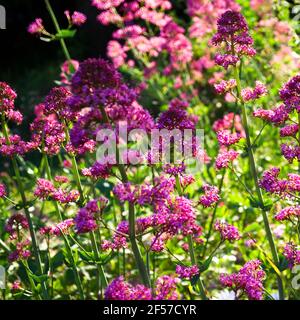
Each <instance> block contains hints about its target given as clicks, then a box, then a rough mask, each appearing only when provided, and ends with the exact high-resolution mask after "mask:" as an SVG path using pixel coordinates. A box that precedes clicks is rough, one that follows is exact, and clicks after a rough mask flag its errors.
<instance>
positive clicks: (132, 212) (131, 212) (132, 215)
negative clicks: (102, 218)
mask: <svg viewBox="0 0 300 320" xmlns="http://www.w3.org/2000/svg"><path fill="white" fill-rule="evenodd" d="M100 111H101V113H102V117H103V121H104V122H106V123H109V118H108V116H107V113H106V111H105V109H104V107H103V106H100ZM116 152H117V161H118V169H119V172H120V174H121V177H122V182H123V183H127V182H128V181H129V180H128V176H127V173H126V170H125V166H124V164H122V163H121V161H120V156H119V150H118V147H117V148H116ZM129 239H130V243H131V248H132V252H133V255H134V258H135V262H136V264H137V267H138V269H139V273H140V276H141V278H142V281H143V283H144V285H145V286H147V287H148V288H150V287H151V282H150V279H149V276H148V272H147V267H146V265H145V262H144V260H143V258H142V255H141V252H140V249H139V247H138V245H137V242H136V233H135V208H134V205H133V204H132V203H129Z"/></svg>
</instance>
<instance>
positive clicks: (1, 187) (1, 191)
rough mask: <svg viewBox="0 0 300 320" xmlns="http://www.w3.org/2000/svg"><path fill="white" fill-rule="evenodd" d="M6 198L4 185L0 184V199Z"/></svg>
mask: <svg viewBox="0 0 300 320" xmlns="http://www.w3.org/2000/svg"><path fill="white" fill-rule="evenodd" d="M5 196H6V188H5V185H4V184H2V183H0V198H4V197H5Z"/></svg>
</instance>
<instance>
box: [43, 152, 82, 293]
mask: <svg viewBox="0 0 300 320" xmlns="http://www.w3.org/2000/svg"><path fill="white" fill-rule="evenodd" d="M44 163H45V168H46V172H47V176H48V179H49V180H50V181H52V180H53V179H52V174H51V168H50V166H49V160H48V156H47V155H46V153H44ZM53 203H54V208H55V212H56V214H57V216H58V217H59V218H60V220H61V221H63V220H64V219H63V216H62V214H61V211H60V209H59V206H58V203H57V201H53ZM64 240H65V245H66V249H67V252H68V256H69V259H70V262H71V264H72V270H73V273H74V278H75V282H76V285H77V288H78V290H79V293H80V298H81V299H84V293H83V287H82V283H81V280H80V276H79V273H78V270H77V267H76V264H75V260H74V256H73V252H72V249H71V246H70V243H69V241H68V239H67V238H66V237H65V236H64Z"/></svg>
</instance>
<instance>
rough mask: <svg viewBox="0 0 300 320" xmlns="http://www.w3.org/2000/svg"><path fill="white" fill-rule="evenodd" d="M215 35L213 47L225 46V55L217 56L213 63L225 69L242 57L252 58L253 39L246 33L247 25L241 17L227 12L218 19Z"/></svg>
mask: <svg viewBox="0 0 300 320" xmlns="http://www.w3.org/2000/svg"><path fill="white" fill-rule="evenodd" d="M217 24H218V28H217V33H216V34H215V35H214V36H213V38H212V43H213V44H214V45H221V44H223V43H224V44H225V54H219V53H218V54H217V55H216V56H215V62H216V63H217V64H218V65H220V66H223V67H224V68H225V69H227V68H228V67H229V66H230V65H236V64H237V62H238V61H239V60H240V57H241V56H242V55H247V56H253V55H255V53H256V52H255V50H254V48H253V47H252V45H253V39H252V38H251V36H250V35H249V33H248V25H247V22H246V20H245V18H244V17H243V15H242V14H241V13H239V12H237V11H232V10H228V11H226V12H224V13H223V14H222V15H221V16H220V18H219V19H218V22H217Z"/></svg>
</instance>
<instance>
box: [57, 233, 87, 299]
mask: <svg viewBox="0 0 300 320" xmlns="http://www.w3.org/2000/svg"><path fill="white" fill-rule="evenodd" d="M61 235H62V237H63V239H64V242H65V245H66V250H67V254H68V257H69V260H70V263H71V265H72V270H73V274H74V278H75V283H76V286H77V288H78V290H79V295H80V299H81V300H84V299H85V298H84V292H83V287H82V283H81V280H80V276H79V273H78V270H77V267H76V263H75V259H74V256H73V252H72V249H71V246H70V243H69V240H68V239H67V237H66V236H65V235H64V233H63V232H62V231H61Z"/></svg>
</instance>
